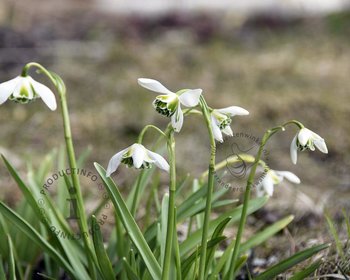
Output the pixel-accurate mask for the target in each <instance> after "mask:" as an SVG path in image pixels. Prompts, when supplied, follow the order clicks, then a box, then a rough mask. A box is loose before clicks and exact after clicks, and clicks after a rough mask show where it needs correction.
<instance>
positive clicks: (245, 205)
mask: <svg viewBox="0 0 350 280" xmlns="http://www.w3.org/2000/svg"><path fill="white" fill-rule="evenodd" d="M289 124H294V125H296V126H298V127H299V128H303V127H304V126H303V124H302V123H300V122H298V121H295V120H292V121H288V122H286V123H284V124H283V125H281V126H277V127H274V128H272V129H269V130H268V131H266V132H265V134H264V136H263V138H262V140H261V144H260V147H259V151H258V154H257V156H256V158H255V161H254V164H253V166H252V169H251V170H250V173H249V177H248V180H247V186H246V190H245V193H244V198H243V208H242V214H241V219H240V221H239V226H238V231H237V234H236V241H235V247H234V249H233V253H232V259H231V265H230V270H229V273H228V274H227V277H226V279H227V280H229V279H234V277H235V273H236V271H235V267H236V263H237V259H238V253H239V248H240V243H241V239H242V235H243V230H244V227H245V224H246V221H247V210H248V204H249V199H250V192H251V189H252V186H253V182H254V177H255V173H256V168H257V166H258V164H259V162H260V158H261V154H262V152H263V149H264V146H265V145H266V143H267V141H268V140H269V139H270V137H271V136H272V135H274V134H275V133H276V132H278V131H280V130H281V131H284V130H285V126H287V125H289Z"/></svg>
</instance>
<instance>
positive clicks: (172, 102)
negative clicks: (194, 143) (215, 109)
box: [137, 78, 202, 132]
mask: <svg viewBox="0 0 350 280" xmlns="http://www.w3.org/2000/svg"><path fill="white" fill-rule="evenodd" d="M137 82H138V84H139V85H140V86H142V87H144V88H146V89H148V90H151V91H154V92H158V93H162V95H158V96H157V97H156V99H155V100H154V101H153V106H154V108H155V109H156V111H157V112H158V113H160V114H161V115H164V116H166V117H170V118H171V124H172V127H173V128H174V130H175V131H176V132H180V130H181V128H182V125H183V112H182V110H181V105H184V106H186V107H190V108H191V107H195V106H197V105H198V103H199V97H200V95H201V93H202V90H201V89H183V90H179V91H177V92H176V93H175V92H172V91H170V90H168V89H167V88H166V87H165V86H163V85H162V84H161V83H160V82H158V81H156V80H153V79H147V78H139V79H138V80H137Z"/></svg>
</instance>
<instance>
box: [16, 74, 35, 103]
mask: <svg viewBox="0 0 350 280" xmlns="http://www.w3.org/2000/svg"><path fill="white" fill-rule="evenodd" d="M23 88H25V91H26V93H27V94H28V96H27V98H28V99H29V100H31V99H33V98H34V92H33V89H32V86H31V81H30V77H29V76H27V77H20V79H19V80H18V83H17V85H16V87H15V90H14V91H13V96H14V97H22V95H21V94H22V90H23Z"/></svg>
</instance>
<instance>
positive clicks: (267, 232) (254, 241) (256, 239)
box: [240, 215, 294, 253]
mask: <svg viewBox="0 0 350 280" xmlns="http://www.w3.org/2000/svg"><path fill="white" fill-rule="evenodd" d="M293 219H294V216H293V215H290V216H287V217H285V218H283V219H282V220H279V221H277V222H276V223H274V224H273V225H271V226H268V227H267V228H265V229H264V230H262V231H261V232H258V233H256V234H254V236H253V237H251V238H250V239H248V240H247V241H246V242H244V243H243V244H242V245H241V246H240V252H241V253H243V252H246V251H248V250H249V249H251V248H254V247H256V246H258V245H260V244H261V243H263V242H265V241H266V240H268V239H269V238H270V237H271V236H273V235H274V234H276V233H277V232H279V231H280V230H282V229H283V228H285V227H286V226H287V225H288V224H289V223H290V222H292V221H293Z"/></svg>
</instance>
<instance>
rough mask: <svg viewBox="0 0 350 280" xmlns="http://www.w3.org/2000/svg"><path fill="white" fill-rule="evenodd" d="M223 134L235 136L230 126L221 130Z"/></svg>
mask: <svg viewBox="0 0 350 280" xmlns="http://www.w3.org/2000/svg"><path fill="white" fill-rule="evenodd" d="M221 131H222V132H223V133H225V134H226V135H228V136H233V131H232V129H231V127H230V126H229V125H228V126H226V127H225V128H224V129H223V130H221Z"/></svg>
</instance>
